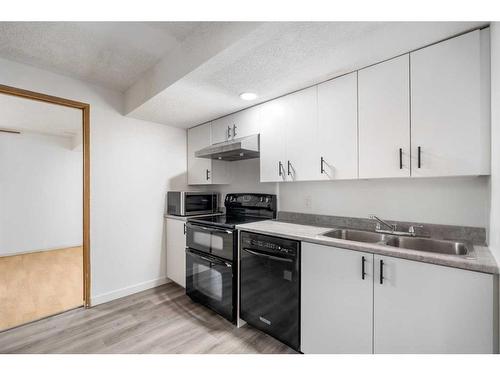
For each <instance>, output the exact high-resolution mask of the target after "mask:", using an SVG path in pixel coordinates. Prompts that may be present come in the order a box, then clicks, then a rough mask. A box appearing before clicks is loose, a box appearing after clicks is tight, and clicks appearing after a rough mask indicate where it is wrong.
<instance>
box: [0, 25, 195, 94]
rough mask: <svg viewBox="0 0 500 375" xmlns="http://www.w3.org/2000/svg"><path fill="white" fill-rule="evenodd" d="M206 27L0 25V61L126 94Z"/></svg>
mask: <svg viewBox="0 0 500 375" xmlns="http://www.w3.org/2000/svg"><path fill="white" fill-rule="evenodd" d="M200 24H201V22H0V56H1V57H3V58H6V59H8V60H13V61H17V62H20V63H23V64H28V65H33V66H36V67H39V68H42V69H46V70H50V71H53V72H56V73H61V74H65V75H70V76H73V77H76V78H78V79H81V80H84V81H88V82H92V83H97V84H100V85H103V86H105V87H108V88H112V89H115V90H119V91H124V90H126V89H127V88H128V87H129V86H130V85H132V84H133V83H134V82H135V81H136V80H137V79H139V77H140V76H141V74H142V73H144V72H145V71H146V70H148V69H150V68H151V67H152V66H153V65H154V64H155V63H157V62H158V60H160V59H161V58H162V57H163V56H165V55H166V54H167V53H168V52H169V51H171V50H173V49H175V48H176V47H178V46H179V45H180V44H181V43H182V42H183V41H184V40H185V39H186V37H187V36H188V35H189V34H190V33H192V32H193V30H194V29H196V28H197V27H199V25H200Z"/></svg>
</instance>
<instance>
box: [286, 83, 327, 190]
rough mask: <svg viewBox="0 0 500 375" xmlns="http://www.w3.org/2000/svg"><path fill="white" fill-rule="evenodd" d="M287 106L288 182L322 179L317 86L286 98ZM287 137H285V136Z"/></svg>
mask: <svg viewBox="0 0 500 375" xmlns="http://www.w3.org/2000/svg"><path fill="white" fill-rule="evenodd" d="M283 103H284V107H285V132H284V137H285V150H286V163H285V165H284V167H285V170H286V179H287V180H288V181H310V180H318V179H319V176H320V174H321V169H320V159H319V158H318V157H317V155H318V154H317V151H318V150H317V140H318V110H317V87H316V86H314V87H310V88H307V89H305V90H301V91H298V92H295V93H293V94H290V95H287V96H285V97H283ZM282 136H283V135H282Z"/></svg>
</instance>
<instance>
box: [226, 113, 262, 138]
mask: <svg viewBox="0 0 500 375" xmlns="http://www.w3.org/2000/svg"><path fill="white" fill-rule="evenodd" d="M260 113H261V111H260V107H259V106H257V107H252V108H248V109H245V110H243V111H241V112H237V113H234V114H233V115H231V122H232V125H231V137H232V138H241V137H247V136H249V135H253V134H259V133H260V122H261V116H260Z"/></svg>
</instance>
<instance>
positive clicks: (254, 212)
mask: <svg viewBox="0 0 500 375" xmlns="http://www.w3.org/2000/svg"><path fill="white" fill-rule="evenodd" d="M224 206H225V207H226V214H225V215H217V216H204V217H199V218H189V219H188V220H187V224H186V294H187V295H188V296H189V297H190V298H191V299H192V300H193V301H195V302H199V303H201V304H203V305H205V306H207V307H209V308H211V309H212V310H214V311H215V312H217V313H219V314H220V315H222V316H223V317H225V318H226V319H228V320H230V321H231V322H233V323H234V322H236V308H237V303H236V302H237V280H238V279H237V269H238V267H237V264H236V261H237V259H238V258H237V250H238V231H237V230H236V229H235V226H236V225H238V224H244V223H250V222H255V221H260V220H269V219H275V218H276V195H273V194H251V193H231V194H227V195H226V198H225V200H224Z"/></svg>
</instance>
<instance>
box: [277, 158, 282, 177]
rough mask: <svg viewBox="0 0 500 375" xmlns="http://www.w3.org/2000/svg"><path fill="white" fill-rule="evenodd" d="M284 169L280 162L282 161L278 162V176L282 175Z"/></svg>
mask: <svg viewBox="0 0 500 375" xmlns="http://www.w3.org/2000/svg"><path fill="white" fill-rule="evenodd" d="M282 168H283V163H282V162H281V160H280V161H278V176H281V175H282V173H281V171H282Z"/></svg>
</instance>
